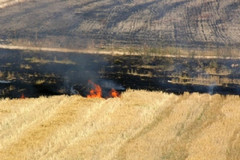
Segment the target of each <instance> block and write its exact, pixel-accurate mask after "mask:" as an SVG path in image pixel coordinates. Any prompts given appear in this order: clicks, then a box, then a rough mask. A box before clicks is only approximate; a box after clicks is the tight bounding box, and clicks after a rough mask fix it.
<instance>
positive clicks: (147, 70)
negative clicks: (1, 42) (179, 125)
mask: <svg viewBox="0 0 240 160" xmlns="http://www.w3.org/2000/svg"><path fill="white" fill-rule="evenodd" d="M239 67H240V60H233V59H196V58H193V57H192V58H180V57H176V58H166V57H159V56H149V55H139V56H136V55H135V56H134V55H121V56H120V55H99V54H84V53H83V54H76V53H54V52H40V51H39V52H36V51H35V52H34V51H20V50H5V49H1V50H0V97H10V98H20V97H22V96H23V95H24V96H25V97H39V96H41V95H45V96H50V95H61V94H69V95H71V94H80V95H82V96H87V94H88V93H89V91H90V89H91V88H92V87H93V86H92V85H91V84H89V83H88V82H89V80H91V81H92V82H94V83H96V84H98V85H100V86H101V87H102V90H103V97H108V93H109V91H110V90H111V89H115V90H117V91H118V92H120V93H121V92H123V91H125V90H126V89H128V88H131V89H145V90H151V91H164V92H168V93H175V94H182V93H184V92H186V91H187V92H199V93H210V94H217V93H218V94H222V95H227V94H235V95H239V94H240V73H239Z"/></svg>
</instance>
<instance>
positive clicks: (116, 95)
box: [110, 88, 119, 98]
mask: <svg viewBox="0 0 240 160" xmlns="http://www.w3.org/2000/svg"><path fill="white" fill-rule="evenodd" d="M110 96H111V97H113V98H116V97H119V93H118V92H117V91H116V90H115V89H113V88H112V90H111V91H110Z"/></svg>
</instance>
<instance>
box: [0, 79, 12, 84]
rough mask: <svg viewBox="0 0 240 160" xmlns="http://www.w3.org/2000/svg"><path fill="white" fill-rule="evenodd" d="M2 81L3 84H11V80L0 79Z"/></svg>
mask: <svg viewBox="0 0 240 160" xmlns="http://www.w3.org/2000/svg"><path fill="white" fill-rule="evenodd" d="M0 83H2V84H10V83H11V81H5V80H0Z"/></svg>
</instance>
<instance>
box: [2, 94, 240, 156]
mask: <svg viewBox="0 0 240 160" xmlns="http://www.w3.org/2000/svg"><path fill="white" fill-rule="evenodd" d="M0 122H1V123H0V157H1V160H35V159H39V160H50V159H56V160H61V159H67V160H79V159H129V160H133V159H137V160H140V159H160V160H182V159H187V160H196V159H198V160H199V159H206V160H207V159H209V160H213V159H216V160H239V159H240V125H239V124H240V98H239V96H221V95H208V94H198V93H193V94H188V93H185V94H183V95H174V94H167V93H162V92H148V91H143V90H138V91H136V90H135V91H134V90H128V91H127V92H125V93H123V94H122V95H121V97H120V98H110V99H98V98H93V99H87V98H83V97H81V96H53V97H49V98H46V97H40V98H38V99H13V100H10V99H2V100H0Z"/></svg>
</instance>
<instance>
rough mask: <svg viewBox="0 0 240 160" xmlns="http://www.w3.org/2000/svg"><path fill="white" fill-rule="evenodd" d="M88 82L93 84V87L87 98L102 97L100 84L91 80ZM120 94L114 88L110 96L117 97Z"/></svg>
mask: <svg viewBox="0 0 240 160" xmlns="http://www.w3.org/2000/svg"><path fill="white" fill-rule="evenodd" d="M88 83H89V84H90V85H92V88H93V89H91V90H90V92H89V94H88V95H87V98H102V88H101V87H100V86H99V85H97V84H95V83H93V82H92V81H91V80H89V81H88ZM119 96H120V94H119V93H118V92H117V91H116V90H115V89H113V88H112V90H111V91H110V92H109V97H108V98H110V97H112V98H116V97H119Z"/></svg>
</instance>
